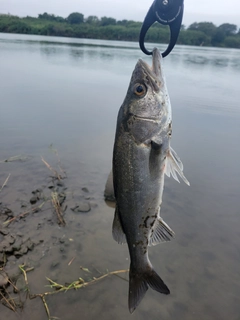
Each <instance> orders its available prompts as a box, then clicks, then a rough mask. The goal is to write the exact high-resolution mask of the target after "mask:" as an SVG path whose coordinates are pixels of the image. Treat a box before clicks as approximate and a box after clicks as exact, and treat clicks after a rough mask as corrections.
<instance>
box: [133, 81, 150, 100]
mask: <svg viewBox="0 0 240 320" xmlns="http://www.w3.org/2000/svg"><path fill="white" fill-rule="evenodd" d="M133 92H134V93H135V94H136V95H137V96H138V97H143V96H144V95H145V94H146V92H147V89H146V87H145V86H144V85H143V84H141V83H137V84H135V86H134V89H133Z"/></svg>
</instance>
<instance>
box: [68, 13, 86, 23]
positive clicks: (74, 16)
mask: <svg viewBox="0 0 240 320" xmlns="http://www.w3.org/2000/svg"><path fill="white" fill-rule="evenodd" d="M66 20H67V22H69V23H71V24H79V23H83V22H84V15H83V14H82V13H79V12H73V13H71V14H70V15H69V16H68V17H67V19H66Z"/></svg>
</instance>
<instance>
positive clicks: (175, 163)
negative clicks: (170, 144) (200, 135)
mask: <svg viewBox="0 0 240 320" xmlns="http://www.w3.org/2000/svg"><path fill="white" fill-rule="evenodd" d="M165 173H166V175H167V176H168V177H170V175H172V177H173V178H174V179H175V180H176V181H178V182H180V181H179V180H178V176H177V174H178V175H179V176H180V177H181V178H182V180H183V181H184V182H185V183H186V184H187V185H188V186H190V183H189V182H188V180H187V179H186V178H185V176H184V174H183V164H182V161H181V160H180V158H179V157H178V155H177V154H176V152H175V151H174V150H173V149H172V148H170V150H169V152H168V155H167V159H166V169H165Z"/></svg>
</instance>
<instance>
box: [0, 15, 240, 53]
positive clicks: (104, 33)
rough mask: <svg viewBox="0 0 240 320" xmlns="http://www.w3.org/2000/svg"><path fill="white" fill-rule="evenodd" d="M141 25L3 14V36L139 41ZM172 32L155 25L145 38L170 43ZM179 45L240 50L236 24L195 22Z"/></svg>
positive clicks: (0, 19) (91, 18)
mask: <svg viewBox="0 0 240 320" xmlns="http://www.w3.org/2000/svg"><path fill="white" fill-rule="evenodd" d="M141 25H142V23H141V22H137V21H133V20H126V19H124V20H116V19H114V18H112V17H102V18H100V19H99V18H98V17H97V16H94V15H90V16H88V17H86V18H84V15H83V14H82V13H79V12H73V13H71V14H69V16H68V17H67V18H63V17H60V16H55V15H54V14H49V13H47V12H44V13H42V14H39V15H38V18H34V17H29V16H27V17H25V18H19V17H17V16H11V15H1V14H0V32H13V33H26V34H40V35H52V36H65V37H78V38H95V39H109V40H128V41H138V37H139V32H140V28H141ZM169 37H170V32H169V28H168V27H167V26H163V25H160V24H159V23H155V24H153V26H152V27H151V28H150V29H149V30H148V32H147V34H146V38H145V40H146V41H151V42H161V43H168V42H169ZM178 44H186V45H195V46H219V47H230V48H240V30H237V26H236V25H235V24H230V23H223V24H221V25H220V26H218V27H217V26H216V25H214V24H213V23H212V22H194V23H192V24H191V25H190V26H189V27H188V28H186V26H184V25H182V26H181V32H180V34H179V38H178Z"/></svg>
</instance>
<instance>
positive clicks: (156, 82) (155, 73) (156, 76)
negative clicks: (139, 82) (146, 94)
mask: <svg viewBox="0 0 240 320" xmlns="http://www.w3.org/2000/svg"><path fill="white" fill-rule="evenodd" d="M161 62H162V55H161V53H160V51H159V50H158V49H157V48H154V49H153V55H152V66H151V67H150V66H149V65H148V63H147V62H145V61H144V60H142V59H139V60H138V63H139V64H140V66H141V68H142V69H143V71H144V73H145V74H146V76H147V77H148V80H150V83H151V85H152V86H153V88H154V90H155V91H157V92H158V91H159V90H160V87H161V84H162V83H163V79H162V70H161Z"/></svg>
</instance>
